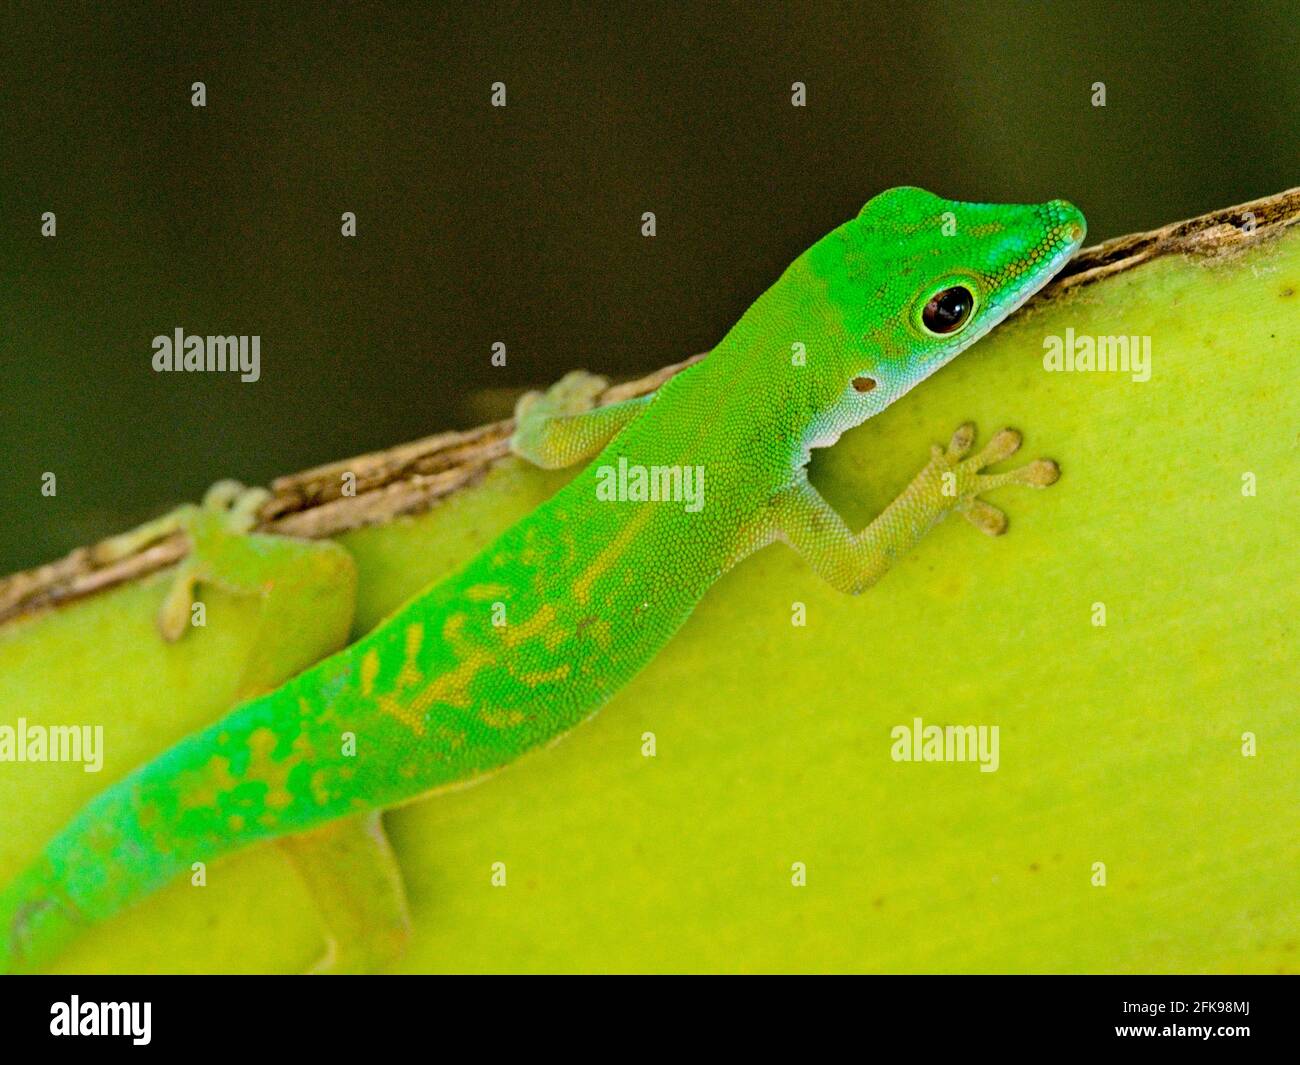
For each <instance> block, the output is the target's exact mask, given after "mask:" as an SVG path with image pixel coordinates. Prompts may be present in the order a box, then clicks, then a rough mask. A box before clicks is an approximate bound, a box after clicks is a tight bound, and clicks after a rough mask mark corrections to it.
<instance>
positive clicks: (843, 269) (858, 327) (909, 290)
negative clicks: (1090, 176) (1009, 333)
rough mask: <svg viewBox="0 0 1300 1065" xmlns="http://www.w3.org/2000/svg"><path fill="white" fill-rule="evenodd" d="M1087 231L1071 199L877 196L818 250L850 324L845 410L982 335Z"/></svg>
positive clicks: (896, 389)
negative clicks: (1017, 200) (981, 200)
mask: <svg viewBox="0 0 1300 1065" xmlns="http://www.w3.org/2000/svg"><path fill="white" fill-rule="evenodd" d="M1085 232H1086V223H1085V221H1084V217H1083V214H1082V213H1081V212H1080V211H1079V209H1078V208H1077V207H1075V206H1074V205H1073V204H1071V203H1068V202H1066V201H1065V200H1051V201H1049V202H1047V203H1040V204H991V203H963V202H961V201H958V200H945V199H942V198H941V197H939V196H935V195H934V194H933V193H929V192H926V191H925V190H924V189H917V188H895V189H890V190H889V191H887V192H883V193H881V194H880V195H879V196H876V197H875V198H873V199H872V200H871V201H870V202H868V203H867V205H866V206H865V207H863V208H862V210H861V212H860V213H859V214H858V216H857V218H855V219H853V220H852V221H851V222H848V223H846V224H845V225H843V226H841V227H840V228H839V229H837V230H836V231H835V232H834V233H833V234H831V236H830V237H828V238H827V239H826V240H825V241H822V242H820V243H819V244H818V245H816V246H815V247H814V248H813V249H812V250H811V251H810V253H809V254H810V256H811V257H812V259H811V261H810V263H809V266H810V268H811V269H812V270H813V271H814V272H816V273H817V274H818V275H820V277H821V279H822V280H823V282H824V285H825V291H826V292H827V294H828V296H829V298H830V300H831V302H832V304H833V305H834V307H835V309H836V310H837V311H838V312H839V317H840V318H841V320H842V322H843V325H844V332H845V334H846V336H845V339H846V341H847V342H846V343H845V345H844V360H843V363H842V365H841V366H840V372H839V376H840V377H842V378H843V380H842V381H836V382H834V383H832V386H831V387H839V388H843V389H847V390H848V391H847V393H840V396H841V397H845V396H847V398H844V399H837V400H836V403H837V406H839V407H840V409H841V412H842V414H843V415H845V416H846V418H845V420H850V421H853V422H859V421H862V420H864V419H865V418H868V417H870V416H871V415H872V414H875V413H877V412H878V411H880V410H882V409H883V408H884V407H886V406H888V405H889V404H890V403H892V402H893V401H894V400H895V399H897V398H898V397H899V396H901V395H903V394H904V393H905V392H907V391H908V390H910V389H912V388H914V387H915V386H916V385H918V384H919V383H920V382H921V381H923V380H925V378H927V377H929V376H930V375H931V374H932V373H934V372H935V371H936V370H938V369H939V368H940V367H942V366H944V365H945V364H947V363H948V362H950V361H951V360H952V359H953V358H955V357H956V356H957V355H958V354H959V353H960V352H962V351H964V350H965V349H966V348H968V347H970V345H972V344H973V343H975V341H977V340H979V339H980V337H982V336H984V335H985V334H986V333H987V332H988V331H989V330H990V329H992V328H993V327H994V326H996V325H997V324H998V323H999V322H1001V321H1002V320H1003V319H1004V318H1006V317H1007V316H1008V315H1009V314H1011V313H1012V312H1013V311H1014V310H1016V308H1018V307H1019V306H1020V305H1021V304H1022V303H1024V302H1025V301H1026V300H1027V299H1029V297H1030V296H1032V295H1033V294H1034V293H1035V292H1037V291H1038V290H1039V289H1040V288H1042V287H1043V285H1045V284H1046V283H1047V282H1048V281H1049V280H1050V279H1051V278H1052V277H1053V276H1054V275H1055V274H1056V273H1057V271H1059V270H1060V269H1061V267H1063V266H1064V265H1065V264H1066V262H1067V261H1069V259H1070V257H1071V256H1072V255H1073V254H1074V253H1075V251H1077V250H1078V248H1079V245H1080V244H1081V243H1082V242H1083V237H1084V233H1085ZM854 395H856V397H857V398H856V399H854V398H853V397H854ZM854 404H856V407H854V406H853V405H854ZM846 406H847V407H848V408H850V409H848V410H846V409H845V407H846Z"/></svg>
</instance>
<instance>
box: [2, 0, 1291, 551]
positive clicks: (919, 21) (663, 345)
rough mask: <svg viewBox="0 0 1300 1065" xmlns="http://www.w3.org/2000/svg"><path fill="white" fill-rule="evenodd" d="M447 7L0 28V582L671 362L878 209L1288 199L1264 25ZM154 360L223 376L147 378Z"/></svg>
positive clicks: (13, 11) (1279, 77) (263, 10)
mask: <svg viewBox="0 0 1300 1065" xmlns="http://www.w3.org/2000/svg"><path fill="white" fill-rule="evenodd" d="M461 6H462V5H457V10H454V11H453V10H449V9H443V8H435V7H433V6H429V5H417V6H411V7H396V6H393V7H384V8H377V7H372V6H366V7H361V6H358V7H356V8H350V7H349V8H332V7H330V8H324V7H320V6H317V5H315V4H280V5H275V6H274V7H271V6H269V5H266V4H263V3H225V4H221V5H220V6H219V7H217V8H214V9H212V10H209V11H202V10H196V9H194V8H193V6H192V5H184V6H181V5H177V6H175V7H160V6H153V5H147V4H141V3H130V4H126V3H119V4H115V5H108V6H107V7H106V8H104V9H102V10H95V9H93V8H92V7H90V6H89V5H66V6H59V7H55V6H53V5H45V4H32V5H25V4H11V5H7V6H6V7H5V9H4V12H3V14H2V15H0V366H2V369H3V377H2V378H0V382H2V388H3V395H2V399H0V404H2V406H0V457H2V458H3V463H2V467H3V468H0V505H3V508H4V509H3V517H2V518H0V573H3V572H7V571H10V570H13V569H17V568H21V567H25V566H30V565H34V564H36V563H39V562H42V561H46V560H48V559H52V558H54V557H56V556H58V555H60V554H62V553H63V552H65V551H67V550H69V549H70V548H72V547H74V546H76V545H77V544H79V543H82V542H86V541H89V540H91V539H94V538H97V537H99V536H101V535H104V534H107V533H109V532H112V531H116V530H118V529H120V528H123V527H125V526H127V525H130V524H132V523H134V522H136V521H138V520H141V519H142V518H144V517H147V516H149V515H150V514H153V513H156V512H158V511H160V510H162V509H165V508H166V507H167V506H168V505H170V504H172V503H175V502H177V501H180V500H183V499H190V498H196V497H198V496H199V495H200V494H201V493H202V491H203V489H204V488H205V486H206V485H207V484H208V483H210V482H211V481H213V480H216V479H218V478H220V477H224V476H236V477H239V478H241V479H243V480H246V481H249V482H256V483H263V482H266V481H267V480H269V479H270V478H271V477H273V476H275V475H276V474H279V473H283V472H289V471H293V470H296V469H299V468H302V467H305V466H308V465H312V464H315V463H319V462H323V461H327V460H330V459H336V458H341V457H344V456H347V455H351V454H355V453H357V452H361V451H365V450H369V449H374V448H380V447H384V446H387V445H390V444H394V443H397V442H400V441H404V440H407V439H410V438H413V437H416V436H420V435H424V434H426V433H429V432H431V431H434V430H437V429H441V428H446V427H452V426H466V425H470V424H474V423H476V422H477V421H480V420H482V419H483V418H485V417H490V416H495V415H498V414H503V413H505V412H507V411H508V409H509V391H510V390H514V389H518V388H521V387H524V386H527V385H536V384H539V383H543V382H548V381H550V380H551V379H553V378H555V377H556V376H558V375H559V374H560V373H561V372H562V371H564V370H566V369H569V368H572V367H575V366H583V367H587V368H589V369H592V370H598V371H602V372H606V373H610V374H614V375H632V374H637V373H640V372H643V371H647V370H650V369H652V368H654V367H657V366H659V365H661V364H663V363H667V362H670V361H674V360H677V359H679V358H682V357H683V356H686V355H688V354H691V353H693V352H696V351H700V350H703V349H705V348H707V347H708V346H710V345H711V344H712V343H713V342H715V341H716V340H717V339H718V338H719V337H720V336H721V335H722V334H723V333H724V332H725V331H726V329H727V328H728V327H729V326H730V325H731V323H732V322H733V321H734V320H735V319H736V318H737V317H738V316H739V315H740V314H741V313H742V312H743V310H744V309H745V307H746V306H747V304H748V303H749V301H750V300H752V299H753V298H754V297H755V296H756V295H757V294H758V293H759V292H760V291H761V290H762V289H763V288H764V287H765V286H766V285H768V284H769V283H771V281H772V280H774V279H775V277H776V276H777V275H778V274H779V273H780V271H781V270H782V269H783V268H784V266H785V265H786V264H787V263H788V262H789V260H790V259H792V258H793V257H794V256H795V255H797V254H798V253H799V252H800V251H801V250H802V249H803V248H804V247H805V246H807V245H808V244H810V243H811V242H812V241H814V240H815V239H816V238H818V237H819V236H821V235H822V234H823V233H824V232H826V231H828V230H829V229H831V228H833V227H834V226H835V225H837V224H839V223H840V222H841V221H843V220H844V219H845V218H847V217H849V216H851V215H852V214H854V213H855V212H856V211H857V209H858V208H859V207H860V206H861V204H862V203H863V202H864V201H865V200H866V199H868V198H869V197H870V196H871V195H872V194H873V193H875V192H877V191H879V190H880V189H882V188H885V187H887V186H890V185H896V184H920V185H925V186H927V187H930V188H932V189H934V190H935V191H937V192H940V193H941V194H943V195H946V196H951V197H955V198H962V199H977V200H992V201H998V200H1010V201H1026V200H1042V199H1047V198H1050V197H1054V196H1065V197H1068V198H1070V199H1072V200H1074V201H1075V202H1077V203H1078V204H1079V205H1080V206H1081V207H1082V208H1083V209H1084V210H1085V212H1086V213H1087V215H1088V218H1089V221H1090V225H1091V232H1090V239H1099V238H1105V237H1107V236H1113V235H1116V234H1119V233H1124V232H1127V231H1131V230H1138V229H1147V228H1151V227H1154V226H1157V225H1160V224H1163V223H1165V222H1168V221H1172V220H1175V219H1180V218H1184V217H1187V216H1190V215H1194V214H1197V213H1200V212H1202V211H1205V210H1208V209H1211V208H1215V207H1221V206H1226V205H1228V204H1232V203H1237V202H1240V201H1242V200H1245V199H1249V198H1253V197H1256V196H1261V195H1266V194H1269V193H1273V192H1277V191H1279V190H1281V189H1283V188H1285V187H1287V186H1290V185H1294V184H1296V180H1297V173H1296V162H1297V158H1298V157H1300V153H1298V152H1297V132H1296V131H1297V128H1298V119H1300V78H1298V77H1297V55H1298V54H1300V33H1298V32H1297V20H1296V9H1295V5H1294V3H1293V2H1277V3H1263V4H1254V5H1237V4H1233V5H1224V7H1223V9H1222V10H1221V11H1219V12H1217V13H1216V12H1214V11H1212V10H1210V9H1209V8H1207V6H1206V5H1203V4H1196V5H1190V6H1189V7H1187V8H1184V7H1183V6H1182V5H1172V4H1171V5H1168V6H1155V5H1125V6H1112V5H1110V4H1102V3H1095V2H1094V3H1077V4H1070V5H1065V4H1053V5H1050V6H1048V5H1041V6H1040V5H1037V4H1023V5H1022V4H970V3H962V4H938V5H912V4H906V3H894V2H891V3H888V4H881V5H878V6H877V5H866V4H859V5H853V6H845V7H840V6H831V5H825V4H817V5H794V6H780V7H777V6H775V5H769V4H761V5H760V4H753V5H745V6H737V7H723V8H706V7H705V6H704V5H692V6H682V7H676V6H673V7H659V8H657V9H656V10H655V11H654V12H652V13H651V12H645V11H634V10H632V9H631V8H625V7H623V6H621V5H619V6H610V7H605V8H600V9H589V10H585V11H576V10H575V9H572V8H568V7H563V8H562V7H558V6H555V7H550V8H548V9H547V10H548V11H549V12H550V13H549V14H548V15H542V14H541V13H539V12H538V11H536V10H534V11H532V12H529V11H527V10H526V9H525V8H524V7H523V6H510V7H497V8H488V7H479V6H477V5H474V6H473V7H472V9H470V10H459V8H460V7H461ZM196 80H201V81H204V82H205V83H206V84H207V88H208V106H207V107H206V108H205V109H195V108H193V107H191V105H190V84H191V82H193V81H196ZM497 80H500V81H504V82H505V83H506V84H507V86H508V92H509V106H508V107H507V108H506V109H505V110H496V109H493V108H491V107H489V104H488V101H489V86H490V85H491V83H492V82H494V81H497ZM795 80H801V81H804V82H806V83H807V86H808V106H807V107H806V108H803V109H796V108H792V107H791V106H790V85H791V82H793V81H795ZM1095 81H1103V82H1105V84H1106V87H1107V96H1108V103H1107V106H1106V107H1105V108H1104V109H1100V108H1094V107H1092V106H1091V104H1090V96H1091V85H1092V83H1093V82H1095ZM47 210H51V211H55V212H56V213H57V216H58V237H57V238H56V239H52V240H50V239H43V238H41V236H40V235H39V225H40V215H41V213H42V212H43V211H47ZM346 210H351V211H355V212H356V213H357V215H358V218H359V235H358V236H357V237H356V238H355V239H352V240H347V239H344V238H343V237H341V236H340V234H339V226H340V218H339V216H340V214H341V213H342V212H343V211H346ZM646 210H651V211H654V212H655V213H656V214H657V216H658V225H659V235H658V236H657V237H656V238H655V239H653V240H646V239H643V238H642V237H641V236H640V233H639V226H640V215H641V212H642V211H646ZM176 326H183V327H184V328H185V329H186V330H187V332H191V333H201V334H207V333H219V334H228V333H236V334H238V333H244V334H260V335H261V337H262V379H261V380H260V381H258V382H257V383H256V384H241V383H239V381H238V380H237V379H236V378H235V377H234V376H219V375H211V374H188V375H186V374H172V375H161V374H155V373H154V372H153V371H152V369H151V367H150V358H151V355H152V349H151V346H150V342H151V339H152V338H153V337H154V336H155V335H157V334H159V333H167V332H170V331H171V330H172V329H173V328H174V327H176ZM498 339H499V340H504V341H505V342H506V343H507V345H508V348H509V365H508V366H507V367H506V368H504V369H493V368H492V367H491V366H490V365H489V362H488V356H489V349H490V345H491V343H492V342H493V341H494V340H498ZM47 470H49V471H53V472H55V473H56V474H57V475H58V496H57V497H56V498H54V499H47V498H44V497H42V496H41V495H40V492H39V487H40V477H41V474H42V473H43V472H44V471H47Z"/></svg>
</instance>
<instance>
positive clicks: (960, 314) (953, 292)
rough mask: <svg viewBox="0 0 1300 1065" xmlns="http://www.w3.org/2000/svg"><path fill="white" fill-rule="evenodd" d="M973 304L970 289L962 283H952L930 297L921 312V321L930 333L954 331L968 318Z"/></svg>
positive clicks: (973, 299) (941, 334) (940, 333)
mask: <svg viewBox="0 0 1300 1065" xmlns="http://www.w3.org/2000/svg"><path fill="white" fill-rule="evenodd" d="M974 306H975V297H974V296H973V295H972V294H971V291H970V289H968V288H965V287H964V286H962V285H953V286H952V288H946V289H944V290H943V291H942V292H936V293H935V294H934V295H933V296H931V297H930V302H929V303H927V304H926V305H925V310H923V311H922V312H921V322H922V323H923V324H924V325H925V328H926V329H928V330H929V331H930V332H931V333H938V334H939V335H940V336H943V335H944V334H947V333H955V332H956V331H957V330H958V329H960V328H961V327H962V326H963V325H965V324H966V321H967V319H969V318H970V312H971V309H972V308H973V307H974Z"/></svg>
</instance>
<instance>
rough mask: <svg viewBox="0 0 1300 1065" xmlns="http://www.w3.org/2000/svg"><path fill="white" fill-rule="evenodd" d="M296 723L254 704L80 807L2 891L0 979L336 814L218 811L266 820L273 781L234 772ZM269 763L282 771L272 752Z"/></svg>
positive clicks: (266, 699) (322, 810)
mask: <svg viewBox="0 0 1300 1065" xmlns="http://www.w3.org/2000/svg"><path fill="white" fill-rule="evenodd" d="M295 717H296V713H295V711H294V710H293V709H291V708H290V706H288V705H286V701H285V700H284V699H282V698H277V697H276V693H270V694H268V695H266V696H262V697H260V698H257V699H253V700H250V701H249V702H246V703H243V704H241V705H240V706H238V707H236V708H235V709H233V710H232V711H231V712H230V713H229V714H228V715H227V716H226V717H225V718H223V719H222V720H221V721H220V722H217V723H216V724H214V725H212V726H210V727H208V728H207V729H204V730H201V731H199V732H196V733H192V734H191V735H190V736H187V737H186V738H184V739H182V740H181V741H180V742H179V743H177V744H176V745H175V746H173V747H172V748H170V749H169V750H167V751H164V752H163V753H162V754H160V755H159V756H158V757H157V758H155V759H153V760H152V761H150V762H147V763H146V764H144V765H143V766H140V767H139V768H138V769H136V770H135V771H134V772H132V773H130V774H129V775H127V776H126V777H124V778H122V779H121V780H119V781H117V782H116V783H115V784H113V785H112V786H111V787H109V788H107V789H106V790H104V791H103V792H101V793H100V794H99V795H97V796H96V797H94V798H93V799H92V800H91V801H90V802H89V803H87V805H85V806H84V807H82V809H81V811H80V812H79V813H78V814H77V815H76V816H75V817H74V818H73V819H72V820H71V821H70V822H68V824H67V825H65V826H64V828H63V829H62V831H60V832H59V833H58V835H56V836H55V837H54V838H53V839H52V840H50V841H49V842H48V843H47V844H46V845H45V847H44V849H43V850H42V851H41V852H40V854H39V855H38V856H37V857H36V859H35V860H34V861H33V862H32V863H31V864H30V865H29V866H28V867H27V868H26V869H25V870H24V871H23V872H22V873H20V874H19V875H18V877H17V878H16V879H15V880H13V881H12V882H11V883H10V884H8V885H7V886H6V887H5V888H4V890H3V891H0V973H11V972H31V971H35V970H39V969H41V968H44V967H45V966H46V965H47V964H48V963H49V962H50V961H51V960H52V959H53V958H54V957H55V956H56V955H58V954H59V952H60V951H61V950H62V949H63V948H64V946H66V945H67V944H68V942H69V941H70V940H71V939H73V938H75V937H76V936H77V935H78V934H79V933H80V932H83V931H85V930H86V929H87V928H89V927H90V926H92V925H95V924H98V923H99V922H101V921H104V920H107V919H108V918H110V917H112V916H113V915H114V914H116V913H117V912H119V911H120V910H122V909H124V908H126V907H127V906H129V905H131V904H132V903H134V902H136V901H137V900H139V899H141V898H143V897H145V896H146V895H149V894H151V893H152V892H154V891H156V890H157V889H159V888H161V887H162V886H163V885H165V884H167V883H168V882H169V881H171V880H172V879H174V878H175V877H176V876H177V875H178V874H180V873H181V872H182V871H187V870H189V869H191V868H193V864H194V863H195V862H196V861H201V862H209V861H212V860H213V859H215V858H218V857H220V856H221V855H223V854H225V853H227V852H229V851H232V850H235V849H237V848H239V847H243V846H246V845H247V844H249V843H252V842H256V841H257V840H259V839H266V838H273V837H277V836H283V835H287V834H291V833H294V832H300V831H304V830H306V829H309V828H311V827H314V825H315V824H316V823H317V822H319V821H320V820H324V819H327V818H329V817H332V816H338V814H339V812H340V811H338V810H335V809H330V808H328V807H315V806H313V805H312V804H303V803H299V804H295V806H294V808H293V809H292V810H285V811H283V812H284V813H294V814H296V816H295V817H274V818H273V817H270V816H263V817H261V818H256V817H254V816H252V815H251V813H250V815H249V816H236V815H231V814H226V813H224V812H223V811H224V809H225V806H227V805H229V804H234V803H241V802H242V803H243V804H244V807H247V806H248V805H249V803H250V801H251V800H256V802H257V804H258V805H257V808H258V809H261V810H262V811H263V813H264V814H265V813H267V810H266V805H265V798H266V795H267V792H268V786H267V784H266V783H265V782H261V783H258V782H250V781H248V780H246V779H240V778H239V776H238V773H239V771H240V770H241V767H242V770H243V772H244V773H245V774H247V771H248V765H247V763H248V759H249V757H250V751H249V738H250V736H251V737H252V740H253V743H254V745H256V744H257V743H258V742H259V741H260V740H262V739H263V738H268V739H274V740H275V741H277V742H278V740H280V739H283V741H284V743H285V745H286V746H289V745H291V744H292V743H293V741H294V739H295V735H296V734H295V732H294V731H293V730H292V727H291V722H292V721H293V719H294V718H295ZM277 730H278V731H277ZM258 749H259V750H262V749H263V748H261V747H259V748H258ZM266 758H267V759H268V762H267V764H268V765H269V766H271V767H272V768H278V763H272V762H270V761H269V759H270V758H271V755H270V754H269V753H267V754H266ZM232 766H233V767H235V769H236V773H235V774H233V775H232V773H231V771H230V770H231V767H232ZM308 768H309V769H310V767H308ZM286 772H287V770H286ZM244 807H241V808H244Z"/></svg>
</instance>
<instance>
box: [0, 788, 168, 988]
mask: <svg viewBox="0 0 1300 1065" xmlns="http://www.w3.org/2000/svg"><path fill="white" fill-rule="evenodd" d="M128 779H129V778H128ZM126 783H127V781H122V782H121V783H119V784H118V785H117V786H116V787H114V788H111V789H109V790H108V791H106V792H104V793H103V794H102V795H100V796H99V797H97V798H96V799H95V800H94V801H92V802H91V803H90V804H89V805H87V806H86V807H84V808H83V809H82V811H81V813H80V814H78V815H77V817H76V818H74V819H73V821H72V822H71V823H70V824H68V825H67V826H66V827H65V828H64V830H63V831H62V832H60V833H59V835H58V836H56V837H55V838H54V839H53V840H52V841H51V842H50V843H49V844H47V845H46V847H45V849H44V850H42V851H41V853H40V855H39V856H38V857H37V858H36V860H35V861H34V862H32V864H31V865H29V866H28V867H27V868H26V869H25V870H24V871H23V872H22V873H21V874H19V876H18V877H17V878H16V879H15V880H14V881H13V882H12V883H10V884H9V885H8V886H7V887H6V888H5V889H4V891H3V892H0V973H24V972H34V971H36V970H39V969H41V968H43V967H44V966H45V965H46V964H48V963H49V962H50V961H51V960H52V959H53V958H54V957H55V956H56V955H58V954H59V953H60V952H61V951H62V949H63V948H64V947H65V946H66V945H67V944H68V942H69V941H70V940H72V939H73V938H75V937H76V936H77V935H78V934H79V933H80V932H82V931H84V930H85V929H86V928H87V927H88V926H90V925H92V924H95V923H97V922H98V921H100V920H103V919H104V918H106V917H108V916H110V915H112V914H113V913H115V912H117V910H119V909H121V908H122V906H124V905H125V904H126V903H127V902H128V901H130V900H131V899H132V898H135V897H138V896H139V895H141V894H144V893H146V892H148V891H149V890H152V888H154V887H157V886H160V885H161V884H162V883H164V882H166V880H168V879H169V878H170V877H171V876H172V875H173V873H174V872H175V871H176V865H175V863H174V862H173V861H170V860H166V859H165V858H164V856H162V855H151V856H148V857H147V858H146V855H145V854H144V853H143V850H142V849H141V848H139V847H138V846H137V845H136V844H135V842H134V839H136V838H138V835H139V834H138V832H137V831H136V830H137V829H138V823H137V822H136V820H135V818H134V817H133V816H132V812H131V810H130V809H129V806H130V803H129V801H128V800H129V791H128V790H125V789H123V785H124V784H126Z"/></svg>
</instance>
